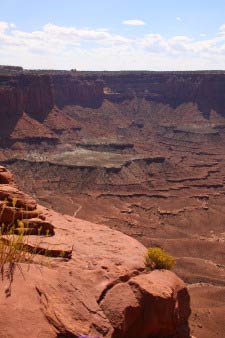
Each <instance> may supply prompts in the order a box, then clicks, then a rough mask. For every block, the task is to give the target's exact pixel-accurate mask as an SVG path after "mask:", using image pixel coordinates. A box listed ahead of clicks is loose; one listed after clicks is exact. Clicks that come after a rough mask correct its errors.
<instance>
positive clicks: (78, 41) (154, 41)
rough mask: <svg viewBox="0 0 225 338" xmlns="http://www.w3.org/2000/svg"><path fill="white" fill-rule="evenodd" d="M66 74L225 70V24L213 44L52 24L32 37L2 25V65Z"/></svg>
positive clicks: (0, 48) (203, 40) (180, 38)
mask: <svg viewBox="0 0 225 338" xmlns="http://www.w3.org/2000/svg"><path fill="white" fill-rule="evenodd" d="M1 63H2V64H12V65H13V64H14V65H15V64H18V65H21V66H24V67H27V68H62V69H70V68H77V69H98V70H101V69H109V70H110V69H112V70H116V69H156V70H157V69H162V70H163V69H196V68H197V69H204V68H209V69H210V68H223V69H224V68H225V25H223V26H221V27H220V28H219V29H218V33H217V34H216V35H215V36H214V37H212V38H211V39H207V38H204V37H201V38H199V39H191V38H190V37H188V36H179V35H178V36H173V37H171V38H166V37H165V36H163V35H161V34H152V33H149V34H145V35H143V36H142V37H133V38H127V37H126V36H124V35H119V34H114V33H112V32H110V31H109V30H108V29H106V28H101V29H91V28H76V27H66V26H59V25H55V24H52V23H48V24H46V25H44V26H43V27H42V28H41V29H40V30H36V31H35V30H34V31H32V32H27V31H23V30H19V29H15V26H14V25H12V24H11V23H7V22H0V64H1Z"/></svg>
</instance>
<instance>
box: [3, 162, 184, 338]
mask: <svg viewBox="0 0 225 338" xmlns="http://www.w3.org/2000/svg"><path fill="white" fill-rule="evenodd" d="M15 197H16V205H14V206H13V199H14V198H15ZM3 204H4V207H3ZM0 211H1V212H0V224H2V223H3V222H4V224H5V227H6V226H8V227H10V225H11V224H12V222H14V223H16V221H19V220H23V223H24V226H25V235H27V236H28V239H27V241H26V243H27V244H26V248H28V247H29V249H31V248H35V252H36V255H35V263H36V264H31V263H30V264H26V263H20V264H18V265H16V266H15V267H13V268H12V267H11V268H10V267H9V266H8V265H7V264H6V265H5V266H4V269H3V270H2V271H1V274H2V275H1V281H0V283H1V287H0V290H1V291H0V331H1V332H2V333H3V335H4V337H17V338H24V337H30V338H39V337H45V338H56V337H65V338H66V337H70V338H72V337H74V338H76V337H78V336H81V335H94V336H96V337H99V338H101V337H102V338H103V337H108V338H110V337H113V338H125V337H126V338H137V337H138V338H145V337H149V338H150V337H155V336H157V337H159V338H160V337H171V338H172V337H176V338H188V337H189V336H190V335H189V327H188V318H189V315H190V304H189V301H190V300H189V295H188V292H187V289H186V286H185V284H184V283H183V282H182V281H181V280H180V279H179V278H178V277H177V276H176V275H175V274H174V273H173V272H170V271H163V270H161V271H153V272H150V273H148V272H146V271H145V266H144V254H145V251H146V249H145V247H144V246H142V245H141V244H140V243H138V242H137V241H136V240H134V239H132V238H131V237H128V236H126V235H123V234H122V233H120V232H118V231H115V230H111V229H109V228H107V227H105V226H103V225H96V224H93V223H90V222H86V221H82V220H79V219H76V218H73V217H70V216H62V215H60V214H57V213H56V212H54V211H52V210H48V209H46V208H43V207H41V206H37V204H36V202H35V200H34V199H33V198H31V197H29V196H28V195H26V194H24V193H23V192H21V191H19V190H18V189H17V187H16V186H15V185H14V184H13V180H12V175H11V174H10V173H9V172H8V171H7V170H6V169H5V168H3V167H0ZM39 227H41V229H42V231H41V232H40V231H38V228H39ZM16 230H17V229H14V232H15V233H17V232H16ZM46 233H48V235H46ZM31 234H32V235H33V236H31V237H30V236H29V235H31ZM34 235H35V236H34ZM40 235H43V237H42V236H41V237H40ZM38 237H39V238H38ZM1 241H4V242H3V243H5V245H8V243H9V242H10V239H9V238H8V237H6V238H5V237H4V235H3V236H1ZM71 248H73V251H72V252H71ZM62 252H63V256H62V255H61V253H62ZM37 254H39V255H40V257H41V254H42V255H43V254H44V258H46V259H47V257H46V256H48V260H44V261H43V262H44V263H45V264H43V263H42V264H41V265H40V262H41V258H40V257H39V258H38V255H37ZM21 322H22V325H21Z"/></svg>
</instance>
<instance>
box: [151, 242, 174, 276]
mask: <svg viewBox="0 0 225 338" xmlns="http://www.w3.org/2000/svg"><path fill="white" fill-rule="evenodd" d="M175 264H176V261H175V259H174V258H173V256H171V255H169V254H168V253H167V252H166V251H165V250H163V249H161V248H157V247H156V248H149V249H148V251H147V253H146V255H145V265H146V267H147V269H149V270H154V269H166V270H171V269H172V268H173V267H174V265H175Z"/></svg>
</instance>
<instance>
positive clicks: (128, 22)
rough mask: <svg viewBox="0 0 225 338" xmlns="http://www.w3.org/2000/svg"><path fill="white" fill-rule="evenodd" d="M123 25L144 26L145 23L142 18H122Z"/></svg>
mask: <svg viewBox="0 0 225 338" xmlns="http://www.w3.org/2000/svg"><path fill="white" fill-rule="evenodd" d="M122 24H123V25H129V26H144V25H146V23H145V22H144V21H143V20H124V21H122Z"/></svg>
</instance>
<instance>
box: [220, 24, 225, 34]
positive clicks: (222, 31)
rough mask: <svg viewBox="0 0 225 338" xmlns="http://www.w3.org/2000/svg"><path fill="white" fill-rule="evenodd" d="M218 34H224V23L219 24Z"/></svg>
mask: <svg viewBox="0 0 225 338" xmlns="http://www.w3.org/2000/svg"><path fill="white" fill-rule="evenodd" d="M220 34H225V24H224V25H222V26H220Z"/></svg>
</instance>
